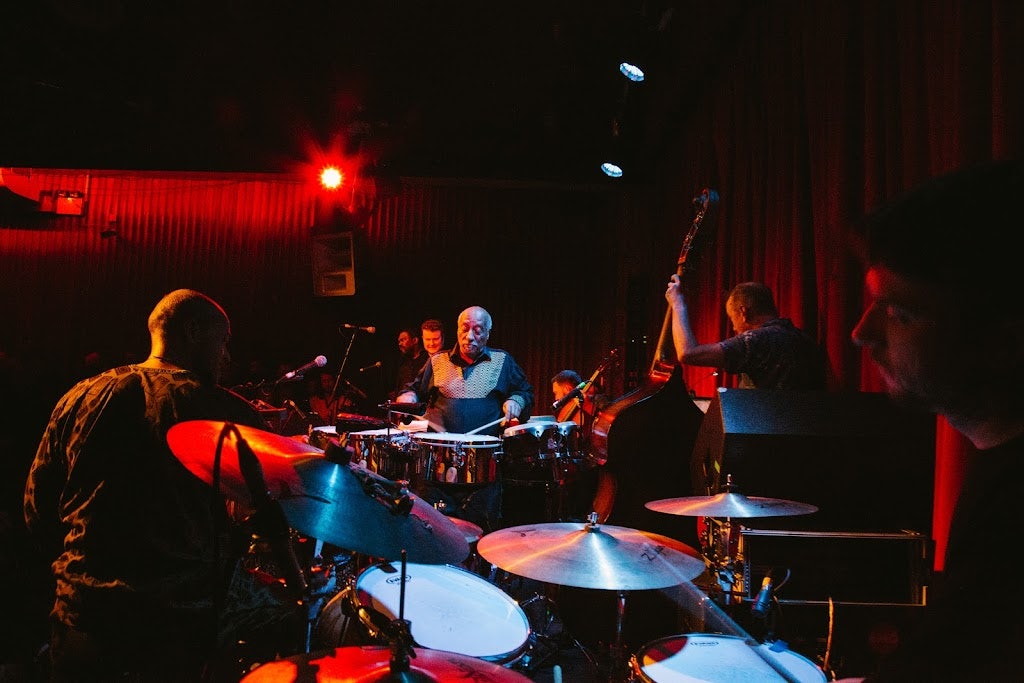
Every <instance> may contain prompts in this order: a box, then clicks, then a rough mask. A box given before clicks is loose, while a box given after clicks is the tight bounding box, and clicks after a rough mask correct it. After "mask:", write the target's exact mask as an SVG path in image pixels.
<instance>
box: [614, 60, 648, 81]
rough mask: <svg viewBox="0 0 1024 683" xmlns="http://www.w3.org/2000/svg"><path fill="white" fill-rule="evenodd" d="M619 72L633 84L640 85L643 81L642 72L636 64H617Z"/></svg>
mask: <svg viewBox="0 0 1024 683" xmlns="http://www.w3.org/2000/svg"><path fill="white" fill-rule="evenodd" d="M619 72H621V73H622V75H623V76H625V77H626V78H628V79H629V80H631V81H633V82H634V83H640V82H642V81H643V80H644V70H643V69H641V68H640V67H639V66H637V65H636V64H630V63H629V62H622V63H620V64H619Z"/></svg>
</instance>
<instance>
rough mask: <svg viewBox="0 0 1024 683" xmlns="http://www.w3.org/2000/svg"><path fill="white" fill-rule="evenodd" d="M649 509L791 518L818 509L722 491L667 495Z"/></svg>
mask: <svg viewBox="0 0 1024 683" xmlns="http://www.w3.org/2000/svg"><path fill="white" fill-rule="evenodd" d="M644 507H646V508H647V509H648V510H654V511H655V512H664V513H666V514H669V515H683V516H689V517H787V516H790V515H809V514H811V513H812V512H817V511H818V508H817V507H816V506H814V505H810V504H809V503H798V502H796V501H792V500H781V499H778V498H758V497H748V496H745V495H743V494H742V493H733V492H726V493H719V494H717V495H714V496H689V497H686V498H663V499H662V500H652V501H650V502H648V503H645V504H644Z"/></svg>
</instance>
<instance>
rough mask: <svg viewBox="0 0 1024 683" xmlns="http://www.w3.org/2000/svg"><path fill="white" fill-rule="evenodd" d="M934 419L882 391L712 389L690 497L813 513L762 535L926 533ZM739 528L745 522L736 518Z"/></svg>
mask: <svg viewBox="0 0 1024 683" xmlns="http://www.w3.org/2000/svg"><path fill="white" fill-rule="evenodd" d="M935 426H936V425H935V417H934V415H928V414H918V413H911V412H909V411H906V410H903V409H900V408H898V407H897V406H896V405H895V404H893V403H892V401H891V400H890V399H889V398H888V397H887V396H886V395H885V394H881V393H870V392H849V393H839V392H816V391H788V390H770V391H769V390H760V389H726V388H722V389H719V390H718V392H717V393H716V394H715V395H714V396H713V397H712V400H711V404H710V405H709V406H708V410H707V413H706V414H705V417H704V420H703V422H702V423H701V426H700V429H699V430H698V433H697V439H696V442H695V445H694V449H693V454H692V458H691V461H690V470H691V479H692V481H693V484H694V494H695V495H712V494H716V493H720V492H722V491H723V490H725V485H726V482H727V480H728V479H729V478H731V480H732V483H733V485H734V486H735V490H736V491H738V492H739V493H742V494H745V495H747V496H763V497H768V498H780V499H785V500H793V501H797V502H802V503H810V504H812V505H815V506H817V508H818V511H817V512H815V513H812V514H809V515H800V516H794V517H765V518H760V519H758V520H757V524H756V526H757V527H759V528H775V529H817V530H828V531H901V530H911V531H916V532H921V533H924V534H926V535H927V534H930V532H931V518H932V501H933V497H934V494H933V488H934V473H935ZM741 521H744V522H746V521H747V520H741Z"/></svg>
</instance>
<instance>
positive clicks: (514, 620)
mask: <svg viewBox="0 0 1024 683" xmlns="http://www.w3.org/2000/svg"><path fill="white" fill-rule="evenodd" d="M401 566H402V565H401V563H400V562H390V563H384V564H376V565H373V566H371V567H369V568H367V569H365V570H363V572H362V573H361V574H360V575H359V578H358V579H357V580H356V582H355V585H354V586H350V587H349V588H346V589H345V591H343V592H341V593H339V594H338V595H336V596H335V597H334V598H332V599H331V601H330V602H328V603H327V604H326V605H325V606H324V608H323V610H322V612H321V615H320V617H319V619H318V623H317V626H316V629H315V635H316V641H317V646H318V647H324V648H329V647H338V646H339V645H341V644H342V643H341V642H339V640H341V639H342V638H341V636H342V632H341V631H342V629H339V628H338V627H339V625H340V624H341V623H342V622H344V621H345V619H344V617H343V616H342V615H344V614H346V613H347V614H366V613H367V612H368V611H372V612H373V613H376V615H377V618H378V620H379V619H384V620H393V619H397V618H398V613H399V607H400V605H399V602H400V600H401V590H402V581H401V580H400V578H399V572H400V570H401ZM346 603H347V604H346ZM346 608H348V609H347V612H346V611H345V610H346ZM360 608H363V610H362V612H361V611H360ZM404 616H405V619H407V620H408V621H409V631H410V633H411V634H412V637H413V640H414V641H415V645H416V646H418V647H425V648H430V649H432V650H443V651H445V652H455V653H457V654H462V655H468V656H470V657H476V658H478V659H483V660H486V661H489V662H493V663H496V664H503V665H508V664H512V663H514V662H515V661H516V660H518V659H519V658H520V657H521V656H522V655H523V654H524V652H525V651H526V649H527V644H528V641H529V638H530V623H529V620H528V619H527V618H526V613H525V612H523V610H522V608H520V607H519V605H518V603H516V601H515V600H513V599H512V598H511V597H509V596H508V595H507V594H506V593H505V592H503V591H502V590H501V589H500V588H498V587H496V586H494V585H493V584H491V583H489V582H487V581H486V580H484V579H483V578H481V577H479V576H477V575H476V574H473V573H471V572H469V571H467V570H465V569H462V568H461V567H454V566H451V565H434V564H415V563H407V564H406V576H405V613H404ZM359 621H360V628H361V632H362V634H364V635H365V636H366V638H367V639H368V640H369V642H370V643H372V642H378V643H381V644H384V643H386V642H387V640H386V638H385V637H384V634H381V633H380V629H379V628H378V627H376V626H374V624H373V623H372V621H371V619H370V618H369V617H368V616H367V617H363V616H361V617H360V619H359ZM378 623H382V622H380V621H378Z"/></svg>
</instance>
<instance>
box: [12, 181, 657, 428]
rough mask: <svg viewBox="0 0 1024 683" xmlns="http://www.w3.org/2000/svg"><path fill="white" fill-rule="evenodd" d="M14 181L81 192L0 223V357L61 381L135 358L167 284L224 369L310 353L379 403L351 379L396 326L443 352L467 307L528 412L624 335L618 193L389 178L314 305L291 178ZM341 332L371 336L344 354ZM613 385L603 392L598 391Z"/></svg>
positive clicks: (621, 200) (374, 379) (365, 379)
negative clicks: (65, 204)
mask: <svg viewBox="0 0 1024 683" xmlns="http://www.w3.org/2000/svg"><path fill="white" fill-rule="evenodd" d="M19 172H21V173H29V174H30V175H31V181H32V183H31V184H32V186H34V187H37V188H39V189H40V190H43V191H53V190H72V191H81V192H83V193H84V194H85V195H86V202H87V204H86V211H85V214H84V215H83V216H57V215H54V214H42V213H39V212H38V211H30V212H25V213H18V212H14V213H12V212H11V211H7V212H5V214H4V215H3V216H0V269H2V273H3V274H2V278H3V294H2V295H0V320H2V321H3V326H4V328H3V331H2V336H0V343H2V344H3V345H4V346H6V347H8V348H9V349H12V350H13V351H14V352H16V353H19V354H21V355H22V356H29V357H35V358H36V359H43V362H44V364H45V365H47V366H48V367H50V368H52V369H53V371H54V372H63V373H64V374H65V375H69V374H73V373H74V372H75V371H76V366H77V364H78V363H79V362H80V360H81V358H82V357H83V356H84V354H85V353H86V352H88V351H90V350H99V351H101V352H102V353H103V354H104V356H105V357H106V358H107V359H108V360H109V362H110V363H111V364H113V363H116V362H120V361H121V360H122V359H123V358H125V357H126V356H127V357H144V356H145V354H146V353H147V351H148V335H147V333H146V327H145V319H146V316H147V315H148V313H149V311H150V309H151V308H152V306H153V304H154V303H155V301H156V300H157V299H158V298H159V297H160V296H162V295H163V294H164V293H166V292H167V291H169V290H170V289H174V288H176V287H194V288H197V289H200V290H202V291H205V292H207V293H209V294H210V295H211V296H213V297H214V298H216V299H217V300H219V301H220V302H221V303H222V304H223V305H224V306H225V308H226V309H227V311H228V313H229V314H230V316H231V318H232V323H233V333H234V338H233V342H232V352H233V355H234V357H235V359H236V361H237V363H238V364H239V366H241V367H244V366H246V365H247V364H248V362H249V361H250V360H252V359H261V360H263V361H265V364H266V365H267V366H268V367H275V366H276V365H277V364H278V363H283V364H301V363H303V362H305V361H307V360H309V359H310V358H312V357H313V356H315V355H318V354H324V355H326V356H327V357H328V360H329V367H330V368H331V369H338V368H339V367H340V366H341V364H342V362H343V361H344V362H345V363H346V365H345V376H346V377H350V378H352V379H353V381H354V382H355V383H356V384H357V385H359V386H362V387H363V388H364V389H366V390H368V391H370V392H378V391H386V390H387V389H388V388H390V387H389V386H388V381H387V380H386V378H385V376H384V375H380V376H371V375H372V374H373V373H365V375H364V374H359V373H358V372H357V368H359V367H363V366H365V365H367V364H369V363H372V362H374V361H375V360H383V361H384V362H385V364H390V362H391V361H392V360H393V359H394V357H395V356H396V355H397V346H396V342H395V339H396V337H397V333H398V329H399V328H400V327H401V326H402V325H418V324H419V322H420V321H422V320H423V319H425V318H428V317H434V318H438V319H440V320H442V321H443V322H444V323H445V325H446V327H447V335H446V341H447V342H449V343H452V342H454V327H455V319H456V317H457V315H458V313H459V311H460V310H462V309H463V308H465V307H466V306H469V305H475V304H476V305H482V306H484V307H486V308H487V309H488V310H489V311H490V312H491V313H492V315H493V317H494V331H493V334H492V337H491V343H492V345H494V346H497V347H499V348H505V349H507V350H509V351H510V352H512V354H513V355H514V356H515V357H516V358H517V359H518V360H519V362H520V363H521V364H522V365H523V367H524V368H525V369H526V371H527V373H528V375H529V376H530V378H531V381H533V383H534V384H535V387H536V389H537V399H538V404H539V407H538V410H539V411H540V412H541V413H544V412H549V410H548V411H545V410H543V408H544V407H545V406H548V407H549V405H550V401H551V400H552V399H551V393H550V385H549V382H548V380H549V379H550V377H551V376H552V375H553V374H554V373H555V372H557V371H559V370H561V369H564V368H575V369H576V370H578V371H579V372H580V374H581V375H583V376H585V377H586V376H589V375H590V374H591V373H592V372H593V371H594V370H595V369H596V367H597V365H598V364H599V363H600V361H601V359H602V358H603V357H604V356H605V355H607V354H608V352H609V351H610V350H611V348H613V346H616V345H617V346H619V347H620V348H621V347H622V344H623V341H622V340H623V339H624V337H625V334H626V332H625V325H626V317H625V315H624V311H625V308H626V304H627V302H626V296H627V292H626V288H627V287H626V285H627V282H628V279H629V277H630V276H629V275H628V274H627V273H624V272H622V269H621V268H620V262H621V261H622V260H623V259H620V255H621V254H622V253H623V249H624V242H623V240H624V239H626V238H625V237H623V235H624V234H629V235H630V239H635V238H636V234H635V231H636V230H640V229H641V224H642V223H643V221H642V219H639V218H636V219H635V221H636V225H632V226H624V225H622V224H621V223H622V221H623V220H624V219H623V217H624V216H633V215H635V214H636V211H635V209H627V207H628V205H629V203H630V199H629V197H628V195H627V194H626V193H623V192H622V191H614V192H613V191H611V190H609V189H607V188H603V187H562V186H548V185H526V184H513V183H482V182H468V181H454V180H451V181H444V180H423V179H401V180H398V181H394V182H392V183H390V184H389V185H388V189H387V190H386V191H381V192H380V193H379V195H377V196H376V197H375V199H374V202H375V204H374V206H372V207H371V208H372V213H371V214H370V217H369V219H368V220H366V221H365V223H364V224H363V225H361V226H359V227H357V228H356V229H355V231H354V241H355V252H354V270H355V280H356V293H355V295H353V296H345V297H316V296H314V295H313V278H312V272H311V267H312V266H311V255H310V254H311V249H310V245H311V232H312V228H313V226H314V224H315V223H317V221H318V213H319V212H322V210H323V208H322V207H323V206H324V203H323V202H322V196H321V195H320V192H321V190H320V189H319V188H318V187H315V186H310V185H309V184H308V183H307V182H305V181H304V180H303V179H302V178H299V177H296V176H290V175H265V176H264V175H227V174H206V173H194V174H193V173H189V174H184V173H154V172H131V171H124V172H113V171H84V170H83V171H78V170H32V171H19ZM631 220H633V219H631ZM631 231H632V234H631ZM641 243H642V241H641ZM669 251H671V250H669ZM662 275H663V274H661V273H659V274H658V281H659V282H660V280H661V279H662ZM653 304H654V306H653V308H656V309H657V308H660V310H661V311H663V310H664V308H663V306H660V304H659V302H653ZM658 314H659V315H660V312H659V313H658ZM341 323H353V324H360V325H374V326H376V327H377V328H378V332H377V334H376V335H372V336H371V335H365V334H361V335H359V336H357V337H356V338H355V339H354V340H352V339H351V337H350V336H349V335H348V334H347V333H346V334H341V333H339V330H338V326H339V325H340V324H341ZM655 327H656V324H655ZM613 340H619V341H618V342H617V343H616V341H613ZM350 342H351V343H350ZM617 373H618V374H621V369H619V370H618V371H617ZM618 374H617V375H612V376H611V377H609V379H610V380H614V381H615V383H616V384H617V385H618V386H617V387H616V388H614V389H613V390H614V391H616V392H617V391H618V390H619V389H620V388H621V379H617V377H618Z"/></svg>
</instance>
